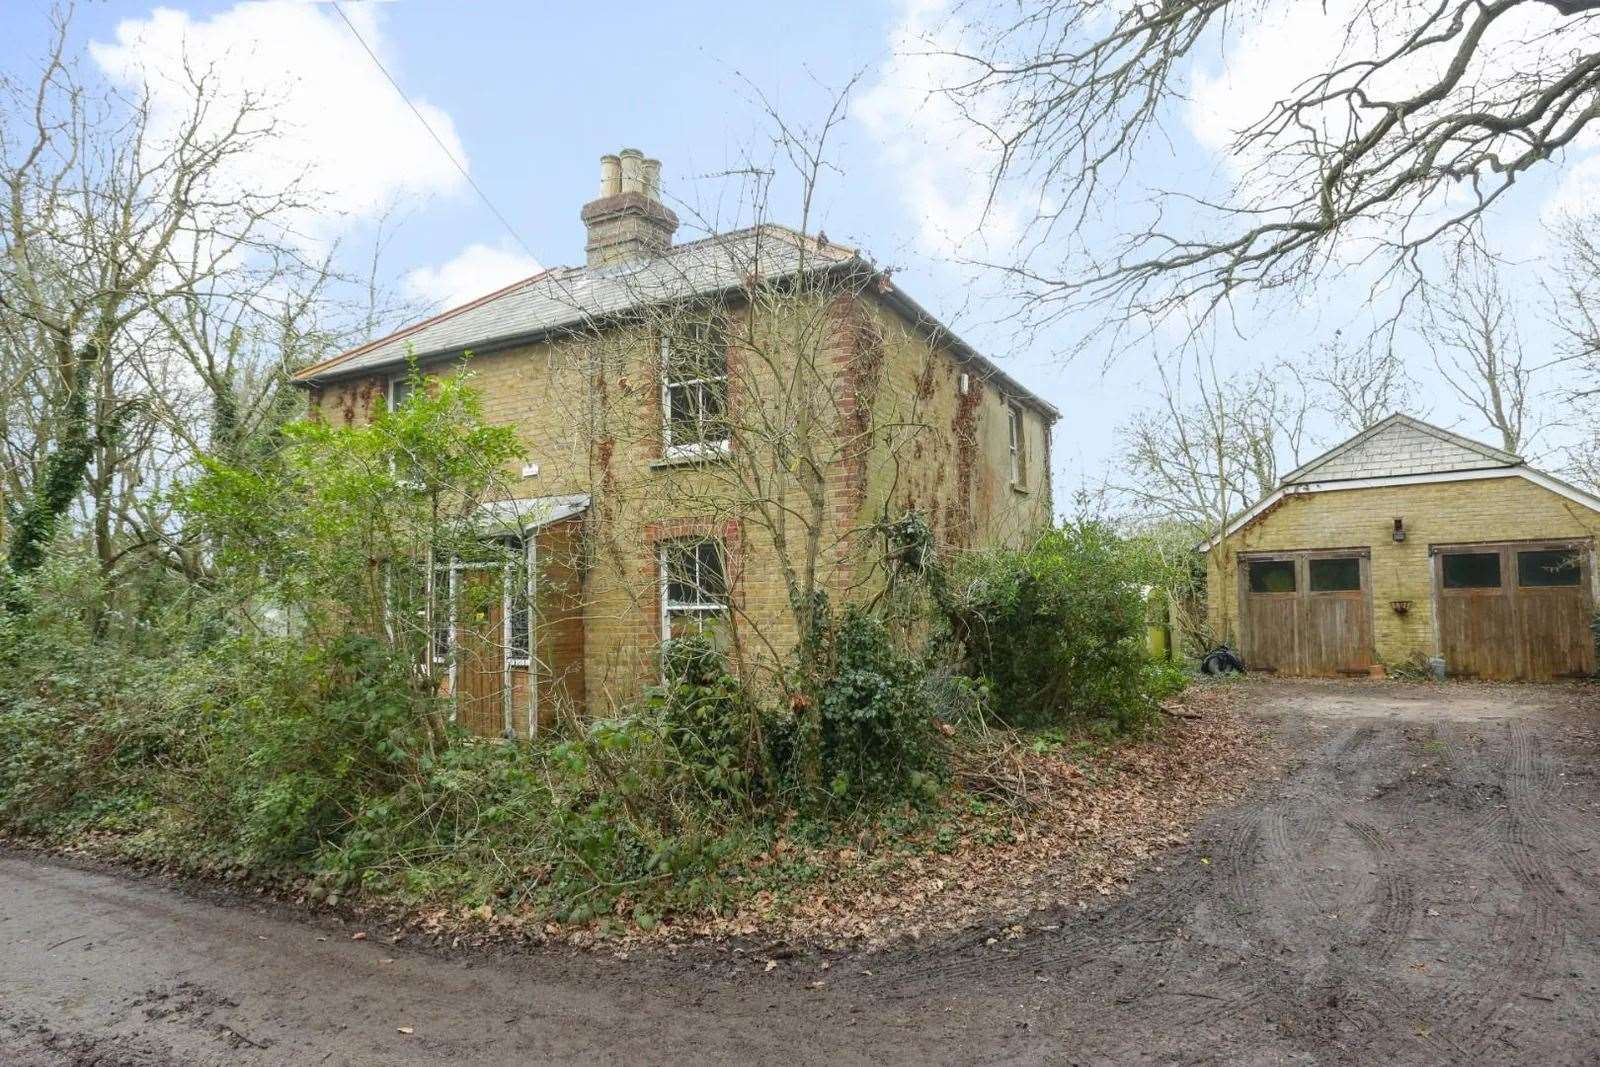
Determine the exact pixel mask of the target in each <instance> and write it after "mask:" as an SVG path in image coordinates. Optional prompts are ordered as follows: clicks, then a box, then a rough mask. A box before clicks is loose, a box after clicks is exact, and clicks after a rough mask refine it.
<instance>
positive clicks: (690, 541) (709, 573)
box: [661, 537, 728, 641]
mask: <svg viewBox="0 0 1600 1067" xmlns="http://www.w3.org/2000/svg"><path fill="white" fill-rule="evenodd" d="M727 611H728V577H727V568H726V566H724V559H723V551H722V542H720V541H717V540H715V539H714V538H710V537H690V538H680V539H678V540H673V541H663V542H662V543H661V639H662V640H664V641H667V640H671V639H672V638H674V637H684V636H687V635H689V634H697V633H703V632H704V631H705V630H706V628H707V626H708V624H710V623H713V622H715V621H716V620H718V619H720V618H722V617H723V616H725V615H726V614H727Z"/></svg>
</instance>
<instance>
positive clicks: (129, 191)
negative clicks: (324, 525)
mask: <svg viewBox="0 0 1600 1067" xmlns="http://www.w3.org/2000/svg"><path fill="white" fill-rule="evenodd" d="M54 29H55V33H54V36H53V38H52V41H51V45H50V49H49V52H48V54H47V56H46V57H45V59H44V61H43V62H42V63H41V65H40V67H39V70H38V72H37V76H36V78H34V79H33V80H31V81H28V82H23V81H20V80H18V79H17V78H14V77H8V78H5V79H3V80H0V190H3V197H4V201H3V206H4V213H3V224H0V382H3V384H0V454H3V460H4V462H3V463H0V468H3V472H4V473H3V481H0V495H3V497H4V499H5V501H6V502H7V516H6V519H7V521H6V522H5V526H4V533H5V534H6V536H7V541H8V544H7V557H8V560H9V565H10V568H11V570H12V571H13V572H15V573H24V572H26V571H28V570H30V569H32V568H34V567H36V566H38V565H39V563H40V562H42V560H43V559H44V558H45V553H46V551H47V549H48V548H49V546H50V544H51V542H52V539H53V538H54V537H55V536H56V533H57V531H58V529H59V528H62V527H64V526H66V525H67V524H69V523H70V527H69V528H70V529H71V530H72V531H73V532H74V533H76V534H80V535H82V536H83V538H84V543H85V544H86V545H87V547H88V548H89V549H90V550H91V551H92V553H93V555H94V557H95V558H96V559H97V561H98V563H99V566H100V570H101V574H102V577H103V578H104V579H105V580H106V584H107V585H108V586H115V585H117V584H118V583H119V582H120V580H121V578H122V577H123V576H125V575H127V574H129V573H132V572H134V571H136V570H137V569H138V568H140V567H143V566H145V565H147V564H149V563H151V562H154V563H156V564H159V565H164V566H166V567H170V568H172V569H175V570H176V571H178V572H179V573H181V574H183V575H184V576H185V577H187V578H189V579H196V578H199V577H201V576H202V574H203V572H204V570H205V567H204V558H203V554H202V553H201V552H200V551H199V546H198V545H197V544H196V542H195V540H194V538H193V537H191V536H190V535H189V534H188V533H186V532H185V531H184V530H183V529H182V527H181V523H179V522H178V520H177V519H176V518H175V517H174V515H173V513H172V511H171V508H170V501H169V495H170V494H169V491H170V490H171V489H172V488H173V487H174V486H175V485H177V484H178V483H180V482H181V481H182V480H183V479H184V478H186V477H188V476H189V475H191V474H192V473H193V472H194V470H195V466H196V461H197V459H198V457H199V456H200V455H201V454H203V453H208V452H209V453H214V454H216V455H218V456H219V457H221V458H224V459H226V460H228V461H243V460H245V459H248V455H247V454H246V453H248V451H249V450H251V449H256V450H259V449H261V448H263V447H267V446H269V445H270V444H271V441H272V439H273V434H274V432H275V430H276V429H277V428H279V427H281V426H282V425H283V424H284V422H285V421H287V420H288V419H290V418H293V417H295V416H296V415H297V414H298V413H299V410H300V406H301V405H300V400H299V398H298V397H297V396H296V395H295V394H294V392H293V390H290V389H287V388H285V386H286V382H287V375H288V373H289V372H290V371H292V370H294V369H296V368H297V367H299V366H302V365H305V364H308V363H312V362H315V361H316V360H318V359H321V358H323V357H325V356H326V355H328V354H330V352H331V351H337V350H338V349H339V348H341V347H343V346H344V345H345V344H346V343H347V342H348V341H349V340H350V339H351V338H352V337H353V336H354V335H355V333H356V332H357V330H358V329H361V328H363V327H365V328H366V329H367V332H370V327H371V325H372V322H373V320H374V318H378V317H381V318H388V317H391V313H392V312H394V311H395V310H396V308H395V302H394V300H393V299H392V297H391V295H390V294H389V292H388V290H387V289H386V288H385V287H384V286H383V285H381V284H379V282H378V273H377V262H376V259H374V260H373V263H372V264H371V268H372V277H371V278H370V279H368V280H367V281H366V284H364V285H363V284H360V283H359V282H358V281H357V280H355V279H350V278H347V277H345V276H344V275H342V274H341V273H340V272H338V271H336V270H335V269H334V268H333V260H334V258H335V255H336V253H337V252H338V251H339V250H338V248H337V247H335V248H333V249H330V250H327V251H326V252H324V253H321V254H311V253H308V252H307V251H306V250H305V248H304V247H303V244H302V243H301V242H299V241H298V240H296V238H295V237H294V234H293V229H294V224H295V219H296V218H297V216H298V214H299V213H300V212H301V211H302V210H304V209H305V208H306V206H307V204H308V201H309V197H310V194H309V193H308V192H307V191H305V190H303V189H302V188H301V186H300V183H299V182H297V181H289V182H288V183H286V184H285V185H283V186H281V187H279V188H276V189H263V188H260V187H259V186H251V185H244V186H241V183H240V182H239V181H238V180H237V179H238V173H239V171H238V167H237V166H236V164H238V163H239V162H241V161H242V160H243V159H244V158H245V157H247V156H249V155H250V154H251V153H256V152H260V151H263V150H270V147H271V145H272V144H273V143H274V139H275V137H276V136H277V132H276V129H275V126H274V121H273V110H274V105H273V101H271V100H269V99H265V98H263V97H260V96H257V95H255V94H253V93H252V92H250V91H248V90H246V91H244V92H243V93H238V92H234V91H232V90H230V89H229V88H227V87H225V86H224V85H223V83H222V81H221V80H220V79H221V73H220V71H219V70H218V69H217V68H216V67H206V66H198V65H193V64H189V65H185V66H184V67H183V68H182V69H179V70H166V71H161V72H159V74H152V75H151V76H161V77H176V78H179V79H182V85H183V88H184V90H185V92H184V93H183V94H182V97H183V99H184V100H185V101H186V104H185V107H184V109H183V110H181V111H180V112H179V113H177V114H173V113H171V112H170V109H168V108H165V107H163V108H162V109H160V110H158V109H157V107H156V105H155V104H154V102H153V100H152V97H151V95H150V93H149V91H148V88H146V90H145V91H141V92H134V93H131V94H130V93H123V92H119V91H117V90H114V89H111V88H107V87H105V86H103V85H100V84H98V83H94V82H89V83H85V82H83V81H81V80H80V79H79V78H78V76H77V74H76V72H75V68H74V61H73V57H72V56H71V55H69V53H68V50H67V41H68V29H69V26H68V15H67V13H66V11H65V10H58V11H57V12H56V14H55V17H54ZM375 248H376V245H375ZM352 292H355V293H356V294H357V295H355V296H351V295H350V293H352Z"/></svg>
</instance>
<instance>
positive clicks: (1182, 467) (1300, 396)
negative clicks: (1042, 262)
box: [1116, 355, 1311, 540]
mask: <svg viewBox="0 0 1600 1067" xmlns="http://www.w3.org/2000/svg"><path fill="white" fill-rule="evenodd" d="M1154 364H1155V370H1156V373H1157V378H1158V380H1159V382H1160V398H1159V400H1158V401H1157V402H1156V404H1155V405H1154V406H1152V407H1149V408H1145V409H1143V410H1141V411H1138V412H1136V413H1135V414H1134V415H1133V417H1132V418H1131V419H1129V421H1128V422H1127V423H1125V424H1124V425H1123V427H1122V429H1121V431H1120V433H1119V436H1120V438H1121V443H1122V451H1121V455H1120V459H1119V467H1120V472H1121V478H1120V480H1119V483H1118V484H1117V486H1116V488H1117V490H1118V491H1119V492H1120V493H1121V494H1122V495H1123V496H1125V497H1126V498H1127V499H1128V500H1130V501H1131V502H1132V503H1133V504H1134V506H1135V508H1136V509H1137V510H1138V511H1140V512H1142V513H1143V514H1144V515H1146V516H1148V517H1151V518H1158V519H1167V520H1175V521H1178V522H1182V523H1185V524H1187V525H1188V526H1189V527H1190V528H1191V530H1192V531H1193V533H1194V534H1195V537H1196V539H1197V540H1200V539H1205V538H1209V537H1212V536H1214V535H1216V534H1217V533H1218V532H1220V531H1221V530H1222V529H1223V527H1225V526H1226V525H1227V524H1228V522H1229V521H1230V520H1231V519H1233V518H1234V516H1236V515H1238V514H1239V513H1240V512H1242V511H1244V510H1245V509H1246V508H1248V507H1249V506H1250V505H1251V504H1254V503H1255V502H1256V501H1257V500H1259V499H1261V498H1262V497H1263V496H1265V495H1266V494H1267V493H1269V492H1271V491H1272V490H1273V489H1275V488H1276V487H1277V484H1278V479H1279V477H1280V475H1281V473H1282V472H1283V471H1284V470H1285V469H1288V468H1292V467H1295V466H1298V465H1299V458H1300V454H1301V451H1302V449H1303V448H1304V446H1305V445H1306V443H1307V429H1308V423H1309V422H1310V415H1311V402H1310V400H1309V399H1308V397H1307V395H1306V393H1305V392H1304V390H1302V389H1301V388H1300V387H1299V384H1298V383H1297V382H1296V381H1295V380H1294V378H1293V375H1292V374H1291V373H1289V372H1288V370H1287V369H1286V368H1283V367H1281V366H1280V367H1272V368H1266V369H1264V370H1261V371H1252V372H1245V373H1242V374H1236V375H1234V376H1233V377H1232V378H1230V379H1226V380H1225V379H1224V378H1223V377H1222V375H1221V373H1220V372H1219V371H1218V369H1217V366H1216V362H1215V360H1214V359H1213V358H1211V357H1209V356H1198V355H1197V356H1196V357H1195V359H1194V365H1193V371H1192V373H1189V374H1185V373H1184V371H1183V369H1182V368H1181V367H1180V368H1178V369H1177V370H1175V371H1174V370H1170V369H1168V367H1167V366H1166V365H1165V364H1164V363H1163V362H1162V361H1161V360H1156V361H1154ZM1285 464H1287V465H1288V467H1287V468H1286V467H1285Z"/></svg>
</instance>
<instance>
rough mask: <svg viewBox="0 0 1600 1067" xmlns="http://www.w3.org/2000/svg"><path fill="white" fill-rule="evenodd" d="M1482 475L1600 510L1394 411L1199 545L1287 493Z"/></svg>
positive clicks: (1235, 528) (1552, 482) (1493, 452)
mask: <svg viewBox="0 0 1600 1067" xmlns="http://www.w3.org/2000/svg"><path fill="white" fill-rule="evenodd" d="M1481 478H1523V479H1526V480H1527V481H1530V482H1532V483H1534V484H1535V485H1538V486H1541V487H1543V488H1545V489H1548V490H1550V491H1551V492H1552V493H1557V494H1559V495H1560V496H1564V497H1566V498H1567V499H1568V500H1571V501H1572V502H1573V503H1576V504H1581V505H1582V506H1583V507H1586V508H1588V509H1589V510H1591V511H1595V512H1600V497H1596V496H1595V495H1594V494H1593V493H1590V492H1587V491H1586V490H1583V489H1579V488H1578V487H1577V486H1575V485H1569V484H1567V483H1566V482H1564V481H1562V480H1561V479H1560V478H1556V477H1554V476H1552V475H1549V474H1546V473H1544V472H1543V471H1539V470H1534V469H1533V468H1532V467H1530V466H1528V465H1527V463H1525V462H1524V461H1523V460H1522V458H1521V457H1520V456H1514V455H1512V454H1511V453H1510V452H1506V451H1503V450H1501V449H1498V448H1495V447H1493V446H1491V445H1486V444H1483V443H1482V442H1481V441H1474V440H1472V439H1471V438H1467V437H1462V436H1461V435H1460V434H1456V433H1451V432H1450V431H1449V430H1446V429H1444V428H1443V427H1440V426H1434V425H1433V424H1432V423H1427V422H1423V421H1422V420H1421V419H1414V418H1412V417H1411V416H1410V415H1401V414H1399V413H1396V414H1394V415H1390V416H1389V417H1388V418H1386V419H1384V420H1383V421H1382V422H1380V423H1378V424H1376V425H1374V426H1372V427H1370V428H1368V429H1366V430H1363V431H1362V432H1361V433H1358V434H1356V435H1355V436H1354V437H1352V438H1350V439H1349V440H1348V441H1345V442H1344V443H1343V444H1340V445H1336V446H1335V447H1333V448H1331V449H1329V450H1328V451H1326V452H1324V453H1323V454H1322V455H1320V456H1318V457H1317V458H1316V459H1314V460H1312V461H1311V462H1310V463H1307V464H1305V465H1303V466H1301V467H1298V468H1296V469H1295V470H1292V471H1290V472H1289V473H1288V474H1286V475H1284V477H1283V479H1282V480H1281V481H1280V482H1279V483H1278V487H1277V489H1275V490H1273V491H1272V492H1271V493H1268V494H1267V495H1266V496H1265V497H1263V498H1262V499H1261V500H1259V501H1257V502H1256V504H1255V506H1253V507H1251V508H1250V509H1249V510H1247V511H1245V512H1244V513H1243V514H1241V515H1239V516H1238V517H1237V518H1235V519H1234V520H1233V521H1231V522H1229V523H1228V525H1227V526H1226V527H1224V528H1223V530H1222V532H1221V533H1219V534H1217V535H1216V536H1214V537H1212V538H1210V539H1209V540H1207V541H1205V542H1203V543H1202V544H1200V545H1197V546H1196V548H1197V549H1198V550H1199V551H1201V552H1209V551H1210V550H1211V549H1213V548H1215V547H1216V546H1217V545H1218V544H1220V543H1221V542H1222V541H1224V540H1225V539H1227V538H1229V537H1231V536H1233V535H1234V534H1235V533H1237V532H1239V531H1240V530H1242V529H1244V528H1245V527H1246V526H1248V525H1250V524H1251V523H1252V522H1254V521H1255V520H1256V519H1258V518H1259V517H1261V516H1262V515H1264V514H1266V513H1267V512H1269V511H1271V510H1272V509H1273V507H1275V506H1276V505H1277V503H1278V501H1280V500H1282V499H1283V498H1284V497H1286V496H1300V495H1304V494H1309V493H1325V492H1333V491H1335V490H1339V489H1375V488H1378V487H1380V486H1387V485H1422V484H1427V483H1434V482H1461V481H1474V480H1477V479H1481Z"/></svg>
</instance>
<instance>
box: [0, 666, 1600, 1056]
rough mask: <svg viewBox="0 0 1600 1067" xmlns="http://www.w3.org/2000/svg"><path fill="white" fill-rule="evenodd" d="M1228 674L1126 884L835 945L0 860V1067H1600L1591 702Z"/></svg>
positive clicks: (1555, 690)
mask: <svg viewBox="0 0 1600 1067" xmlns="http://www.w3.org/2000/svg"><path fill="white" fill-rule="evenodd" d="M1249 684H1251V685H1252V686H1254V687H1255V688H1254V690H1253V691H1252V694H1251V697H1252V699H1251V700H1250V701H1249V703H1250V704H1251V705H1252V706H1253V708H1254V714H1256V715H1257V716H1259V717H1260V718H1261V719H1263V720H1264V721H1265V722H1266V723H1267V724H1268V725H1269V728H1270V729H1271V731H1272V732H1273V733H1275V734H1276V735H1278V737H1279V738H1281V740H1282V742H1283V744H1284V745H1285V750H1286V754H1285V758H1286V760H1287V764H1288V767H1287V772H1286V774H1285V776H1284V777H1283V778H1282V779H1281V780H1274V781H1269V782H1263V783H1260V784H1259V785H1258V786H1257V787H1256V788H1255V789H1254V790H1253V791H1252V792H1251V793H1250V794H1249V795H1248V796H1247V797H1246V798H1245V799H1244V800H1243V801H1240V802H1238V803H1235V804H1232V805H1230V806H1228V807H1226V808H1225V809H1222V810H1219V811H1217V812H1215V813H1214V814H1213V815H1211V816H1210V817H1209V818H1208V819H1207V820H1206V821H1205V822H1204V823H1203V824H1202V825H1201V827H1200V829H1199V831H1198V832H1197V833H1196V835H1195V837H1194V840H1193V842H1192V843H1191V844H1189V845H1186V846H1184V847H1182V848H1179V849H1175V850H1172V851H1170V852H1168V853H1165V854H1163V855H1160V856H1158V857H1156V858H1155V859H1154V860H1153V861H1152V862H1151V863H1150V864H1149V865H1148V867H1147V868H1146V869H1145V870H1144V871H1143V872H1141V873H1140V874H1139V876H1138V877H1137V878H1136V879H1135V881H1134V883H1133V885H1132V887H1131V890H1130V891H1129V892H1128V893H1127V894H1126V895H1125V896H1122V897H1120V898H1117V899H1115V900H1113V901H1111V902H1110V903H1108V904H1107V905H1106V906H1104V907H1103V908H1100V909H1090V910H1087V911H1076V910H1073V911H1070V912H1068V913H1065V914H1041V915H1033V916H1030V917H1028V918H1027V919H1026V921H1024V922H1023V923H1021V924H1015V925H1012V926H1010V927H1009V928H1007V927H1004V926H997V927H996V928H994V929H992V930H980V931H974V932H971V933H968V934H965V935H963V936H961V937H958V938H955V939H945V940H941V941H938V942H927V943H923V944H921V945H917V946H914V947H913V948H910V949H902V950H896V951H893V952H889V953H885V954H880V955H876V956H871V957H865V958H860V959H851V958H847V957H835V958H832V959H824V958H822V957H819V956H815V955H808V954H805V953H801V954H798V955H795V956H791V957H788V958H784V959H781V960H779V961H778V962H777V965H776V966H772V967H771V968H770V969H769V965H768V962H767V960H768V959H769V958H770V957H771V956H772V955H773V953H771V952H765V953H763V952H742V953H741V952H736V951H734V950H732V949H728V950H724V951H720V952H719V951H715V950H708V951H686V952H683V953H681V954H679V955H678V956H677V957H675V958H665V957H661V956H655V955H652V956H642V955H641V954H638V953H636V954H635V955H634V958H632V959H628V960H617V959H609V958H592V957H572V956H564V955H558V954H554V953H548V952H547V953H541V954H536V955H531V956H527V957H523V958H492V957H485V956H481V955H480V956H477V957H459V958H450V957H441V956H439V955H438V954H436V953H431V952H426V951H422V950H420V949H414V948H411V947H409V946H407V945H406V944H404V943H401V944H390V943H389V942H388V940H387V939H386V938H385V937H384V936H382V935H381V934H380V933H378V932H373V933H372V935H371V936H369V937H368V938H367V939H365V940H352V938H351V933H352V931H351V929H350V928H346V927H339V926H337V925H331V924H323V925H314V924H308V923H304V922H300V921H297V920H296V919H295V917H293V916H292V915H290V914H286V913H282V912H280V911H277V910H274V909H272V908H270V907H266V906H262V905H255V904H248V903H241V902H235V901H229V900H227V899H224V898H205V897H196V896H194V895H186V894H183V893H180V892H177V891H175V890H174V888H173V887H171V886H170V885H167V884H165V883H161V882H156V881H150V882H141V881H136V880H130V879H128V878H125V877H121V876H118V875H116V874H114V873H110V872H107V871H101V870H94V869H84V868H80V867H73V866H67V865H63V864H60V863H57V862H51V861H44V860H40V859H38V858H34V857H29V856H24V855H21V854H16V853H10V854H6V853H0V1062H4V1063H7V1064H34V1063H37V1064H55V1063H81V1064H130V1065H149V1064H223V1063H227V1064H235V1063H240V1064H255V1063H262V1064H267V1063H271V1064H278V1063H294V1064H302V1063H305V1064H310V1063H329V1064H371V1063H385V1064H389V1063H397V1064H403V1063H424V1062H438V1061H440V1060H445V1059H448V1060H452V1061H454V1062H456V1063H462V1064H466V1063H503V1062H544V1061H582V1062H616V1063H622V1062H628V1063H636V1062H664V1061H695V1062H741V1063H748V1062H768V1061H783V1062H789V1063H868V1062H914V1063H923V1062H950V1063H969V1062H977V1061H981V1062H991V1063H995V1062H1000V1063H1035V1062H1049V1063H1110V1062H1115V1063H1248V1064H1273V1063H1352V1064H1353V1063H1374V1062H1390V1063H1442V1062H1462V1063H1530V1062H1536V1063H1540V1064H1542V1065H1553V1064H1567V1063H1574V1064H1575V1063H1593V1062H1596V1061H1597V1060H1600V878H1597V875H1596V861H1597V859H1600V695H1597V693H1596V691H1595V690H1592V689H1588V688H1581V687H1543V688H1539V687H1515V686H1468V685H1461V686H1456V685H1450V686H1444V687H1424V686H1407V685H1402V684H1393V683H1328V684H1312V683H1307V684H1288V683H1249ZM402 1028H404V1032H403V1030H402Z"/></svg>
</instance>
